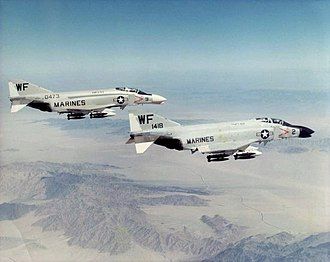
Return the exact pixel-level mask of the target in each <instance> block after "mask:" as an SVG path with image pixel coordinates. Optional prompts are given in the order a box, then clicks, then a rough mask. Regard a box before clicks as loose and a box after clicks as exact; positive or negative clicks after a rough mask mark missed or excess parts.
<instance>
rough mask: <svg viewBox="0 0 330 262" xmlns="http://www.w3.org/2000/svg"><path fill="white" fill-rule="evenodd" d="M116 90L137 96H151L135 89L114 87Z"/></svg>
mask: <svg viewBox="0 0 330 262" xmlns="http://www.w3.org/2000/svg"><path fill="white" fill-rule="evenodd" d="M116 90H119V91H124V92H132V93H137V94H139V95H148V96H151V94H148V93H146V92H144V91H142V90H139V89H136V88H129V87H116Z"/></svg>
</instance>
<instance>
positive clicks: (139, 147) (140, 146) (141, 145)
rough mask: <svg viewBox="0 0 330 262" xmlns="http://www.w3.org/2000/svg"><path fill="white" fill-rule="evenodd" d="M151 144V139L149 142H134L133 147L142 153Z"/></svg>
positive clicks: (138, 152)
mask: <svg viewBox="0 0 330 262" xmlns="http://www.w3.org/2000/svg"><path fill="white" fill-rule="evenodd" d="M152 144H153V141H151V142H143V143H135V149H136V153H137V154H142V153H144V152H145V151H146V150H147V149H148V148H149V146H151V145H152Z"/></svg>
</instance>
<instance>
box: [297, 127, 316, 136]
mask: <svg viewBox="0 0 330 262" xmlns="http://www.w3.org/2000/svg"><path fill="white" fill-rule="evenodd" d="M299 129H300V133H299V137H301V138H306V137H311V136H312V134H313V133H314V130H312V129H310V128H308V127H305V126H301V127H299Z"/></svg>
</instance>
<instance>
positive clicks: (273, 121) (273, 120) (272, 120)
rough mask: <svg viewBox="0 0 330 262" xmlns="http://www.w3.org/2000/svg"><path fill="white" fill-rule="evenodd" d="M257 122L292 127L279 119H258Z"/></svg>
mask: <svg viewBox="0 0 330 262" xmlns="http://www.w3.org/2000/svg"><path fill="white" fill-rule="evenodd" d="M256 120H257V121H261V122H265V123H273V124H279V125H282V126H291V124H289V123H288V122H285V121H283V120H281V119H277V118H270V117H257V118H256Z"/></svg>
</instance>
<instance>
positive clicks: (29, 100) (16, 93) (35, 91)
mask: <svg viewBox="0 0 330 262" xmlns="http://www.w3.org/2000/svg"><path fill="white" fill-rule="evenodd" d="M8 85H9V94H10V96H9V99H10V101H11V112H12V113H13V112H17V111H19V110H21V109H22V108H24V107H25V106H29V107H32V108H36V109H39V110H41V111H46V112H57V113H59V114H67V118H68V120H70V119H81V118H85V116H86V115H88V114H89V116H90V118H103V117H109V116H114V115H115V114H116V113H115V112H114V111H113V110H111V108H115V107H119V108H121V109H124V108H125V107H126V106H128V105H138V104H162V103H164V102H165V101H166V99H165V98H164V97H162V96H160V95H155V94H148V93H145V92H143V91H141V90H138V89H133V88H127V87H117V88H113V89H103V90H92V91H76V92H61V93H59V92H52V91H49V90H47V89H45V88H42V87H40V86H37V85H34V84H31V83H29V82H27V81H23V80H18V81H10V82H9V83H8Z"/></svg>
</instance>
